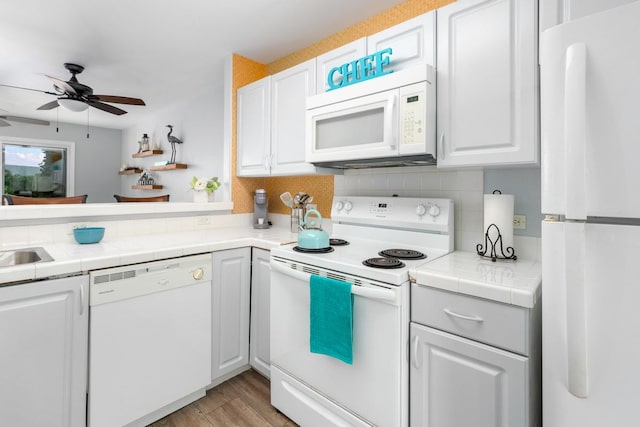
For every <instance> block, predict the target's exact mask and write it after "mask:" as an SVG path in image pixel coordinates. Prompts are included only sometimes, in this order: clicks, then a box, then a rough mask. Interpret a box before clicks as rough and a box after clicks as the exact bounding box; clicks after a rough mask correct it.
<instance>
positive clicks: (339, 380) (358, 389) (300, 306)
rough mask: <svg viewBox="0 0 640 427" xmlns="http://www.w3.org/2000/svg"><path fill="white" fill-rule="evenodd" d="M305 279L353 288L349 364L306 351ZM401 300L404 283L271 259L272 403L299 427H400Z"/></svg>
mask: <svg viewBox="0 0 640 427" xmlns="http://www.w3.org/2000/svg"><path fill="white" fill-rule="evenodd" d="M299 269H301V270H302V271H301V270H299ZM311 274H316V275H321V276H327V274H328V275H329V277H331V278H334V279H338V280H346V281H350V282H354V281H355V282H356V283H354V286H353V287H352V293H353V294H354V302H353V364H352V365H349V364H346V363H343V362H342V361H340V360H337V359H334V358H332V357H329V356H325V355H321V354H315V353H311V352H310V351H309V279H310V276H311ZM408 298H409V289H408V286H407V284H406V283H405V284H404V285H401V286H390V285H385V284H381V283H376V282H373V281H364V280H362V279H360V278H355V277H349V276H347V275H342V274H340V273H336V272H328V271H323V270H321V269H318V268H316V267H309V266H302V265H300V264H299V263H293V262H290V261H287V260H283V259H280V258H277V257H272V258H271V364H272V368H273V369H275V370H279V371H282V372H283V373H284V374H285V375H280V376H278V375H276V379H275V380H274V379H273V377H272V382H271V389H272V404H273V405H274V406H276V407H277V408H279V409H280V410H281V411H282V412H283V413H285V414H287V415H288V416H290V417H292V418H293V419H294V421H296V422H298V423H299V424H302V425H345V424H347V425H368V424H371V425H376V426H404V425H407V415H408V403H407V401H408V372H407V371H408V364H407V339H408V338H407V334H408V330H407V329H408V327H407V325H408V321H409V320H408V302H409V301H408ZM272 372H273V370H272ZM281 377H286V378H288V379H289V380H288V381H287V382H285V381H280V380H278V378H281ZM291 383H293V385H292V384H291ZM354 419H358V420H359V421H360V422H358V423H354Z"/></svg>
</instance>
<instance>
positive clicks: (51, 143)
mask: <svg viewBox="0 0 640 427" xmlns="http://www.w3.org/2000/svg"><path fill="white" fill-rule="evenodd" d="M5 144H8V145H23V146H31V147H36V148H38V147H43V148H58V149H65V150H67V164H66V168H67V173H66V175H67V180H66V183H65V185H66V196H67V197H68V196H75V195H76V194H75V181H76V180H75V176H76V175H75V172H76V171H75V164H76V143H75V142H72V141H58V140H52V139H37V138H19V137H14V136H0V149H2V159H0V161H1V164H0V172H1V174H0V188H2V189H3V191H4V146H5Z"/></svg>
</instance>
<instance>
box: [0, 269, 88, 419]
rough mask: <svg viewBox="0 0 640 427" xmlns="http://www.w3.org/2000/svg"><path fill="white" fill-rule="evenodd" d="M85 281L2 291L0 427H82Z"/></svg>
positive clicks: (66, 280) (82, 278)
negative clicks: (1, 426) (0, 426)
mask: <svg viewBox="0 0 640 427" xmlns="http://www.w3.org/2000/svg"><path fill="white" fill-rule="evenodd" d="M88 287H89V279H88V276H78V277H69V278H64V279H56V280H43V281H38V282H34V283H26V284H21V285H14V286H4V287H0V425H3V426H51V427H54V426H60V427H76V426H77V427H80V426H84V425H86V393H87V346H88V325H89V307H88V296H89V289H88Z"/></svg>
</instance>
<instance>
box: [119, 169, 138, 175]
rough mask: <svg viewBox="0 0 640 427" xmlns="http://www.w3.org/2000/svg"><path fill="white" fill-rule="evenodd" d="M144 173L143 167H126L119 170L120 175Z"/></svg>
mask: <svg viewBox="0 0 640 427" xmlns="http://www.w3.org/2000/svg"><path fill="white" fill-rule="evenodd" d="M140 173H142V169H138V168H136V169H126V170H123V171H120V172H118V175H137V174H140Z"/></svg>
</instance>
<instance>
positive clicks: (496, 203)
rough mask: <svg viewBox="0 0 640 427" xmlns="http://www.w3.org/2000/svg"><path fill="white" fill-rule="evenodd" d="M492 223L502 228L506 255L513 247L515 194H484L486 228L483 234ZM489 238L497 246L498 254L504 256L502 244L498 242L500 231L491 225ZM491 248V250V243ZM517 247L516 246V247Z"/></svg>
mask: <svg viewBox="0 0 640 427" xmlns="http://www.w3.org/2000/svg"><path fill="white" fill-rule="evenodd" d="M491 224H495V225H496V226H497V227H498V229H500V234H501V235H502V251H504V254H505V255H509V254H510V252H507V248H508V247H512V248H513V194H485V195H484V230H483V232H482V233H483V235H484V234H485V233H486V232H487V229H488V228H489V226H490V225H491ZM489 238H490V239H491V241H492V242H493V244H495V245H497V246H496V255H498V256H502V253H501V252H500V244H499V243H498V241H497V240H498V231H497V230H496V229H495V228H494V227H491V230H489ZM487 244H488V245H489V248H488V249H489V250H491V247H490V245H491V244H490V243H489V242H487ZM514 249H515V248H514Z"/></svg>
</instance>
